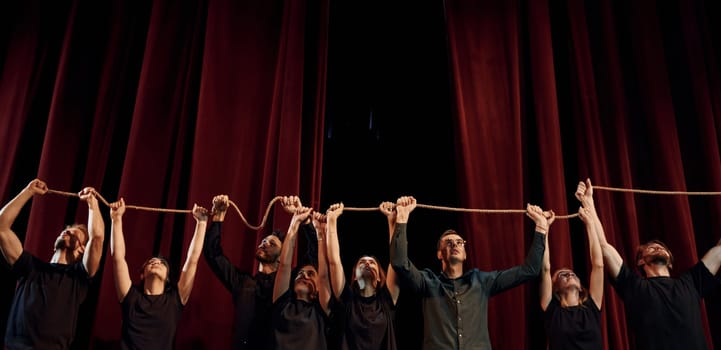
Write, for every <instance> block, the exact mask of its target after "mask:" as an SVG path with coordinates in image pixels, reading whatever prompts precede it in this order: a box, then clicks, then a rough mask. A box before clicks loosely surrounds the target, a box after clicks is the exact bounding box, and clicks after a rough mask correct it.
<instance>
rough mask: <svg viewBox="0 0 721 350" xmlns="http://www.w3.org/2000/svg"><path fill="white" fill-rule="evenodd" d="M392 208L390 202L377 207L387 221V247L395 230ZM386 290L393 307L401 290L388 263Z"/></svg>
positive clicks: (394, 216)
mask: <svg viewBox="0 0 721 350" xmlns="http://www.w3.org/2000/svg"><path fill="white" fill-rule="evenodd" d="M394 207H395V205H394V204H393V203H391V202H383V203H381V204H380V206H378V209H380V211H381V213H383V215H385V216H386V219H388V244H389V245H390V243H391V241H392V240H393V232H395V230H396V212H395V209H394ZM386 288H388V292H389V293H390V295H391V298H392V299H393V304H394V305H395V304H396V302H397V301H398V295H399V294H400V291H401V290H400V288H399V287H398V276H396V271H395V270H393V266H392V265H391V264H390V263H388V271H387V272H386Z"/></svg>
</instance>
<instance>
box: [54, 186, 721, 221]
mask: <svg viewBox="0 0 721 350" xmlns="http://www.w3.org/2000/svg"><path fill="white" fill-rule="evenodd" d="M593 189H594V190H603V191H611V192H626V193H641V194H661V195H688V196H718V195H721V192H706V191H703V192H689V191H657V190H639V189H629V188H618V187H607V186H598V185H594V186H593ZM48 193H53V194H58V195H62V196H67V197H79V196H78V194H77V193H72V192H64V191H58V190H50V189H49V190H48ZM96 196H97V198H98V199H99V200H100V201H101V202H102V203H103V204H105V205H106V206H108V207H110V203H109V202H108V201H107V200H105V198H103V196H101V195H100V193H97V192H96ZM281 198H282V197H281V196H277V197H275V198H273V199H272V200H271V201H270V203H268V207H267V209H266V210H265V214H264V215H263V219H261V221H260V224H258V225H257V226H255V225H252V224H250V223H249V222H248V220H247V219H246V218H245V216H243V213H242V212H241V211H240V209H239V208H238V206H237V205H236V204H235V203H234V202H233V201H229V203H230V205H231V206H232V207H233V208H234V209H235V211H236V212H237V213H238V216H240V219H241V220H242V221H243V223H244V224H245V225H246V226H248V227H249V228H251V229H253V230H260V229H261V228H263V227H265V224H266V223H267V221H268V216H269V215H270V210H271V208H272V207H273V205H274V204H275V202H277V201H279V200H280V199H281ZM416 206H417V207H418V208H425V209H434V210H443V211H454V212H463V213H482V214H525V213H526V210H524V209H468V208H454V207H446V206H440V205H429V204H417V205H416ZM125 207H126V208H129V209H136V210H144V211H152V212H161V213H179V214H189V213H192V212H193V211H192V210H188V209H166V208H154V207H144V206H139V205H125ZM343 210H344V211H361V212H364V211H376V210H379V208H378V207H369V208H357V207H344V208H343ZM575 217H578V213H575V214H568V215H556V219H571V218H575Z"/></svg>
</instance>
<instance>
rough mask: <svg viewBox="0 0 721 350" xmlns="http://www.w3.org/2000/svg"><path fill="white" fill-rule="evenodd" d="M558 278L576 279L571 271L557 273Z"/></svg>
mask: <svg viewBox="0 0 721 350" xmlns="http://www.w3.org/2000/svg"><path fill="white" fill-rule="evenodd" d="M558 277H561V278H571V277H576V274H575V273H573V272H571V271H563V272H559V273H558Z"/></svg>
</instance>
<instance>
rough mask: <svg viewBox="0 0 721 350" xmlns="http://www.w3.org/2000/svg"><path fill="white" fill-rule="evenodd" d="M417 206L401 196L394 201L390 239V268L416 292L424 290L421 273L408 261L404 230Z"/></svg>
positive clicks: (414, 201)
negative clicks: (393, 220)
mask: <svg viewBox="0 0 721 350" xmlns="http://www.w3.org/2000/svg"><path fill="white" fill-rule="evenodd" d="M416 206H417V203H416V199H415V198H413V197H410V196H403V197H400V198H398V200H397V201H396V207H395V208H396V225H395V228H394V230H393V238H391V248H390V249H391V251H390V257H391V266H392V267H393V269H394V270H395V272H396V273H397V274H398V275H400V276H401V278H403V279H404V280H405V281H407V282H408V286H410V287H411V288H413V289H414V290H415V291H416V292H418V291H420V290H422V289H423V288H425V285H424V280H423V276H422V275H421V272H420V271H418V269H417V268H416V267H415V266H414V265H413V263H411V261H410V260H409V259H408V238H407V237H406V229H407V227H408V217H409V216H410V214H411V212H412V211H413V209H415V208H416Z"/></svg>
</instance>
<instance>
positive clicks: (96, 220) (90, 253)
mask: <svg viewBox="0 0 721 350" xmlns="http://www.w3.org/2000/svg"><path fill="white" fill-rule="evenodd" d="M88 233H89V234H90V239H89V240H88V243H87V245H86V248H85V254H84V255H83V265H84V266H85V270H86V271H87V272H88V275H89V276H90V277H92V276H95V273H96V272H97V271H98V268H99V267H100V258H101V257H102V256H103V241H104V240H105V223H104V222H103V218H102V216H101V215H100V212H99V211H98V208H97V204H96V205H95V207H94V208H92V207H91V208H89V209H88Z"/></svg>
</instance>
